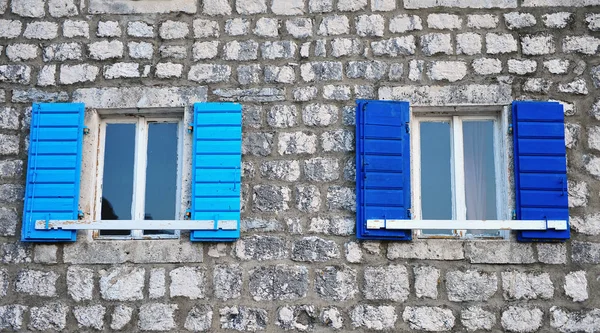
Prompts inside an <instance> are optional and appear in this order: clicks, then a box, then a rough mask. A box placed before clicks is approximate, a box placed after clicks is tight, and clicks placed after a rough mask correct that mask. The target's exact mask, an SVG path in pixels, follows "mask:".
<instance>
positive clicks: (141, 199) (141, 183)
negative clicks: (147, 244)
mask: <svg viewBox="0 0 600 333" xmlns="http://www.w3.org/2000/svg"><path fill="white" fill-rule="evenodd" d="M156 122H158V123H176V124H177V135H178V138H177V180H176V182H177V187H176V199H175V200H176V201H175V203H176V204H175V216H174V217H173V219H174V220H176V218H175V217H179V216H181V211H180V206H181V205H180V202H181V200H182V191H181V189H182V185H183V184H182V183H183V179H182V164H183V163H182V162H183V141H184V126H183V119H182V117H173V116H167V117H157V116H155V115H154V116H153V115H149V116H145V115H136V116H107V117H103V118H101V120H100V124H99V134H100V138H99V147H98V160H97V161H98V176H97V182H96V190H95V192H94V193H95V207H96V209H95V211H94V219H95V220H101V207H102V185H103V184H102V182H103V179H104V153H105V143H106V126H107V124H135V125H136V127H135V128H136V131H135V133H136V135H135V152H134V175H133V197H132V204H131V210H132V214H131V218H132V220H137V221H140V222H142V221H143V220H144V209H145V195H146V167H147V149H148V127H149V124H150V123H156ZM143 230H144V229H132V230H131V233H130V235H100V230H93V231H92V237H93V238H95V239H174V238H179V237H180V231H179V230H177V229H172V230H174V231H175V232H174V234H172V235H171V234H155V235H144V232H143Z"/></svg>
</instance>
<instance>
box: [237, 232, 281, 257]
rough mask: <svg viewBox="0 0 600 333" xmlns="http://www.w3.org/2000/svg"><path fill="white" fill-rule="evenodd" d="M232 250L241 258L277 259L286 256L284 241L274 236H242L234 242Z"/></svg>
mask: <svg viewBox="0 0 600 333" xmlns="http://www.w3.org/2000/svg"><path fill="white" fill-rule="evenodd" d="M234 252H235V255H236V256H237V257H238V258H240V259H242V260H258V261H262V260H277V259H284V258H286V257H287V256H288V250H287V244H286V242H285V241H284V240H283V239H282V238H279V237H274V236H250V237H243V238H241V239H240V240H239V241H237V242H236V243H235V250H234Z"/></svg>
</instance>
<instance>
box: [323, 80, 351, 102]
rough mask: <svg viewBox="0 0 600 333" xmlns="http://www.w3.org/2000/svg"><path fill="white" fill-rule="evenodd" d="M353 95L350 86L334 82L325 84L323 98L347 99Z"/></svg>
mask: <svg viewBox="0 0 600 333" xmlns="http://www.w3.org/2000/svg"><path fill="white" fill-rule="evenodd" d="M351 96H352V93H351V91H350V87H349V86H345V85H332V84H328V85H326V86H323V98H324V99H326V100H336V101H347V100H349V99H350V98H351Z"/></svg>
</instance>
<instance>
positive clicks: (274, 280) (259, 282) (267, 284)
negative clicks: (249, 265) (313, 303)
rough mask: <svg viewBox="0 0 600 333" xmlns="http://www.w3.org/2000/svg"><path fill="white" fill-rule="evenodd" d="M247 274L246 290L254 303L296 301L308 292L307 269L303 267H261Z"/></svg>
mask: <svg viewBox="0 0 600 333" xmlns="http://www.w3.org/2000/svg"><path fill="white" fill-rule="evenodd" d="M249 274H250V277H249V283H248V288H249V290H250V294H251V295H252V298H253V299H254V300H255V301H272V300H297V299H300V298H303V297H306V294H307V292H308V269H307V268H306V267H304V266H288V265H282V264H280V265H275V266H262V267H257V268H254V269H252V270H251V271H250V272H249Z"/></svg>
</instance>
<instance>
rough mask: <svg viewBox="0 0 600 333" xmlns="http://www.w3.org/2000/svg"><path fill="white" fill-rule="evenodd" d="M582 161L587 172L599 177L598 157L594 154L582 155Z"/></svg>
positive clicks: (599, 161)
mask: <svg viewBox="0 0 600 333" xmlns="http://www.w3.org/2000/svg"><path fill="white" fill-rule="evenodd" d="M583 162H584V165H585V169H586V171H587V172H589V173H590V174H591V175H592V176H594V177H596V178H600V158H598V157H596V156H594V155H584V156H583Z"/></svg>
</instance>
